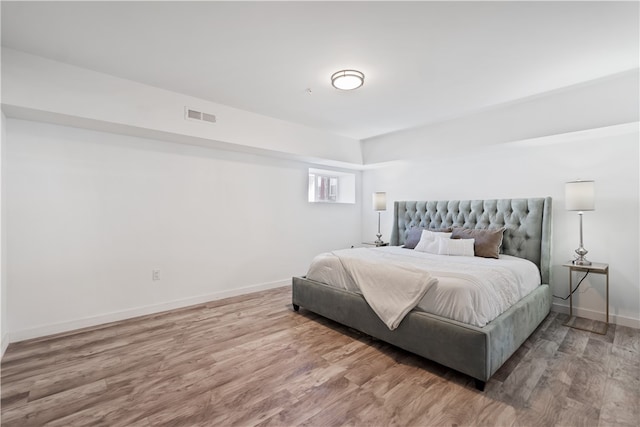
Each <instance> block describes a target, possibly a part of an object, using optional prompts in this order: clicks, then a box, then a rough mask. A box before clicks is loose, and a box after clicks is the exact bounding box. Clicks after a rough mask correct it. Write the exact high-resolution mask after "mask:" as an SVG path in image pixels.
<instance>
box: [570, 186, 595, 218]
mask: <svg viewBox="0 0 640 427" xmlns="http://www.w3.org/2000/svg"><path fill="white" fill-rule="evenodd" d="M564 195H565V204H566V208H567V210H568V211H592V210H594V209H595V182H594V181H572V182H567V183H566V184H565V187H564Z"/></svg>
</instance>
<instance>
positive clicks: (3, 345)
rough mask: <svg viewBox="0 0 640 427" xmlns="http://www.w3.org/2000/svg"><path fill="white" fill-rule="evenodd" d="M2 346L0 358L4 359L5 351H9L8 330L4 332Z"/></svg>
mask: <svg viewBox="0 0 640 427" xmlns="http://www.w3.org/2000/svg"><path fill="white" fill-rule="evenodd" d="M0 347H1V348H0V359H2V356H4V352H5V351H7V347H9V334H8V333H6V332H5V333H4V334H2V346H0Z"/></svg>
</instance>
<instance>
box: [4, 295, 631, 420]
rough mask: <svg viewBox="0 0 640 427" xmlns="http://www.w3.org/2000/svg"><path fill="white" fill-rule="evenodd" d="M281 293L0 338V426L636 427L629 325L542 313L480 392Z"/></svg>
mask: <svg viewBox="0 0 640 427" xmlns="http://www.w3.org/2000/svg"><path fill="white" fill-rule="evenodd" d="M290 301H291V292H290V289H289V288H279V289H274V290H270V291H265V292H260V293H255V294H250V295H244V296H240V297H234V298H230V299H226V300H221V301H216V302H212V303H209V304H204V305H199V306H194V307H189V308H186V309H181V310H174V311H171V312H167V313H162V314H158V315H152V316H146V317H143V318H138V319H132V320H127V321H122V322H117V323H112V324H108V325H103V326H100V327H96V328H90V329H86V330H82V331H78V332H75V333H68V334H61V335H57V336H52V337H48V338H42V339H36V340H30V341H24V342H20V343H15V344H11V345H10V346H9V348H8V350H7V352H6V354H5V356H4V358H3V360H2V411H1V413H2V425H6V426H29V425H33V426H41V425H51V426H84V425H104V426H155V425H172V426H197V425H203V426H220V425H238V426H252V425H261V426H271V425H287V426H288V425H311V426H325V425H326V426H332V425H371V426H378V425H380V426H382V425H415V426H431V425H434V426H445V425H447V426H455V425H457V426H465V425H490V426H497V425H499V426H554V425H560V426H583V425H585V426H614V425H615V426H638V425H639V420H640V407H639V405H640V403H639V402H640V331H639V330H637V329H631V328H626V327H620V326H618V327H616V326H615V325H611V327H610V328H609V332H608V334H607V335H605V336H600V335H596V334H592V333H589V332H584V331H580V330H576V329H570V328H567V327H565V326H562V323H563V321H564V320H565V318H566V316H565V315H562V314H557V313H553V312H552V313H551V314H550V315H549V317H548V318H547V319H546V320H545V321H544V323H543V324H542V325H541V326H540V327H539V328H538V330H537V331H536V332H534V334H533V335H532V336H531V337H530V338H529V340H528V341H527V342H526V343H525V344H524V345H523V346H522V347H521V348H520V349H519V350H518V351H517V352H516V353H515V354H514V355H513V357H512V358H511V359H510V360H509V361H508V362H507V363H506V364H505V365H504V366H503V367H502V368H501V369H500V370H499V371H498V372H497V373H496V374H495V375H494V377H493V378H492V379H491V380H490V381H489V382H488V383H487V387H486V390H485V392H484V393H482V392H479V391H477V390H476V389H475V388H474V382H473V380H472V379H470V378H469V377H467V376H465V375H463V374H459V373H457V372H454V371H452V370H450V369H447V368H444V367H442V366H440V365H437V364H435V363H432V362H429V361H427V360H425V359H422V358H420V357H418V356H414V355H412V354H409V353H407V352H405V351H403V350H400V349H397V348H394V347H392V346H389V345H387V344H384V343H382V342H379V341H376V340H373V339H371V338H369V337H367V336H364V335H361V334H359V333H357V332H355V331H353V330H350V329H347V328H345V327H342V326H340V325H337V324H335V323H333V322H331V321H328V320H326V319H323V318H321V317H319V316H317V315H315V314H313V313H310V312H308V311H305V310H304V308H302V309H301V311H300V313H295V312H293V310H292V308H291V305H290Z"/></svg>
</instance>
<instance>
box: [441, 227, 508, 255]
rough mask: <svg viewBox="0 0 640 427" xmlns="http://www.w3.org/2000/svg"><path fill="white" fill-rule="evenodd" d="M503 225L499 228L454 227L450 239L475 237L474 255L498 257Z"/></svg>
mask: <svg viewBox="0 0 640 427" xmlns="http://www.w3.org/2000/svg"><path fill="white" fill-rule="evenodd" d="M503 234H504V227H501V228H492V229H488V228H484V229H481V228H462V227H454V228H453V232H452V233H451V238H452V239H475V243H474V245H473V251H474V252H475V255H476V256H479V257H483V258H500V246H502V236H503Z"/></svg>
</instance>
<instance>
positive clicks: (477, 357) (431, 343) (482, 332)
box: [292, 277, 551, 382]
mask: <svg viewBox="0 0 640 427" xmlns="http://www.w3.org/2000/svg"><path fill="white" fill-rule="evenodd" d="M292 292H293V296H292V302H293V304H294V305H296V306H301V307H304V308H305V309H307V310H310V311H312V312H314V313H317V314H320V315H322V316H324V317H327V318H329V319H331V320H334V321H336V322H338V323H341V324H343V325H346V326H349V327H351V328H353V329H356V330H358V331H361V332H363V333H365V334H368V335H370V336H372V337H374V338H378V339H380V340H383V341H385V342H388V343H390V344H393V345H395V346H397V347H400V348H402V349H405V350H407V351H410V352H412V353H415V354H417V355H420V356H422V357H425V358H426V359H429V360H432V361H434V362H437V363H440V364H442V365H444V366H447V367H449V368H452V369H455V370H457V371H459V372H462V373H465V374H467V375H469V376H471V377H473V378H475V379H477V380H480V381H483V382H486V381H487V380H488V379H489V378H490V377H491V376H492V375H493V374H494V373H495V372H496V371H497V370H498V368H500V366H502V364H503V363H504V362H505V361H507V359H509V357H511V355H512V354H513V353H514V352H515V351H516V350H517V349H518V347H520V345H522V343H523V342H524V341H525V340H526V339H527V338H528V337H529V335H531V333H532V332H533V331H534V330H535V329H536V327H537V326H538V325H539V324H540V323H541V322H542V321H543V320H544V318H545V317H546V316H547V315H548V314H549V311H550V309H551V292H550V289H549V286H548V285H541V286H539V287H538V288H536V290H534V291H533V292H531V293H530V294H529V295H528V296H526V297H525V298H523V299H522V300H521V301H520V302H518V303H517V304H516V305H514V306H513V307H511V308H510V309H509V310H507V311H506V312H504V313H503V314H501V315H500V316H499V317H497V318H496V319H495V320H493V321H492V322H491V323H489V324H488V325H486V326H485V327H483V328H478V327H475V326H471V325H466V324H464V323H460V322H456V321H454V320H450V319H446V318H443V317H440V316H436V315H433V314H429V313H425V312H422V311H417V310H413V311H411V312H410V313H409V314H407V316H406V317H405V318H404V320H403V321H402V323H401V324H400V326H399V327H398V328H397V329H396V330H394V331H390V330H389V329H388V328H387V327H386V325H385V324H384V323H383V322H382V321H381V320H380V319H379V318H378V316H377V315H376V314H375V313H374V312H373V310H371V308H370V307H369V305H368V304H367V302H366V301H365V299H364V298H363V297H362V296H361V295H359V294H355V293H352V292H348V291H345V290H342V289H337V288H333V287H330V286H327V285H325V284H323V283H320V282H316V281H313V280H309V279H306V278H304V277H294V278H293V288H292Z"/></svg>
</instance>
